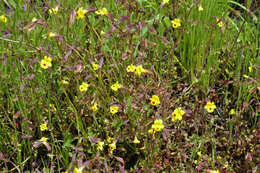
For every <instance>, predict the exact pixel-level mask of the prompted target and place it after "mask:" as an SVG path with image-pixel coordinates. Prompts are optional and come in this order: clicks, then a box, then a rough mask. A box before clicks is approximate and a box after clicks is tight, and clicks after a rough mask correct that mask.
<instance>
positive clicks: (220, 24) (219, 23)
mask: <svg viewBox="0 0 260 173" xmlns="http://www.w3.org/2000/svg"><path fill="white" fill-rule="evenodd" d="M217 25H218V26H219V27H220V28H222V26H223V22H222V21H219V19H217Z"/></svg>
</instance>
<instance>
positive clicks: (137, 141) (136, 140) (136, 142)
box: [133, 136, 140, 144]
mask: <svg viewBox="0 0 260 173" xmlns="http://www.w3.org/2000/svg"><path fill="white" fill-rule="evenodd" d="M133 143H135V144H139V143H140V141H139V140H138V139H137V137H136V136H135V139H134V141H133Z"/></svg>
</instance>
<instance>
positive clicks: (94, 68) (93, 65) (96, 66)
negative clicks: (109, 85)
mask: <svg viewBox="0 0 260 173" xmlns="http://www.w3.org/2000/svg"><path fill="white" fill-rule="evenodd" d="M91 65H92V68H93V70H95V71H96V70H97V69H98V67H99V65H98V64H96V63H94V62H93V63H92V64H91Z"/></svg>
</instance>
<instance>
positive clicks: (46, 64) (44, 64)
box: [40, 56, 52, 69]
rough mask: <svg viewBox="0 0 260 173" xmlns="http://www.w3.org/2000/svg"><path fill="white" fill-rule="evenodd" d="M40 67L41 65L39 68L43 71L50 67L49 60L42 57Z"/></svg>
mask: <svg viewBox="0 0 260 173" xmlns="http://www.w3.org/2000/svg"><path fill="white" fill-rule="evenodd" d="M40 65H41V68H43V69H47V68H49V67H51V66H52V64H51V58H50V57H47V56H44V58H43V59H42V60H41V62H40Z"/></svg>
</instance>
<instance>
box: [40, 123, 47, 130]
mask: <svg viewBox="0 0 260 173" xmlns="http://www.w3.org/2000/svg"><path fill="white" fill-rule="evenodd" d="M40 129H41V131H45V130H48V127H47V123H43V124H41V125H40Z"/></svg>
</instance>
